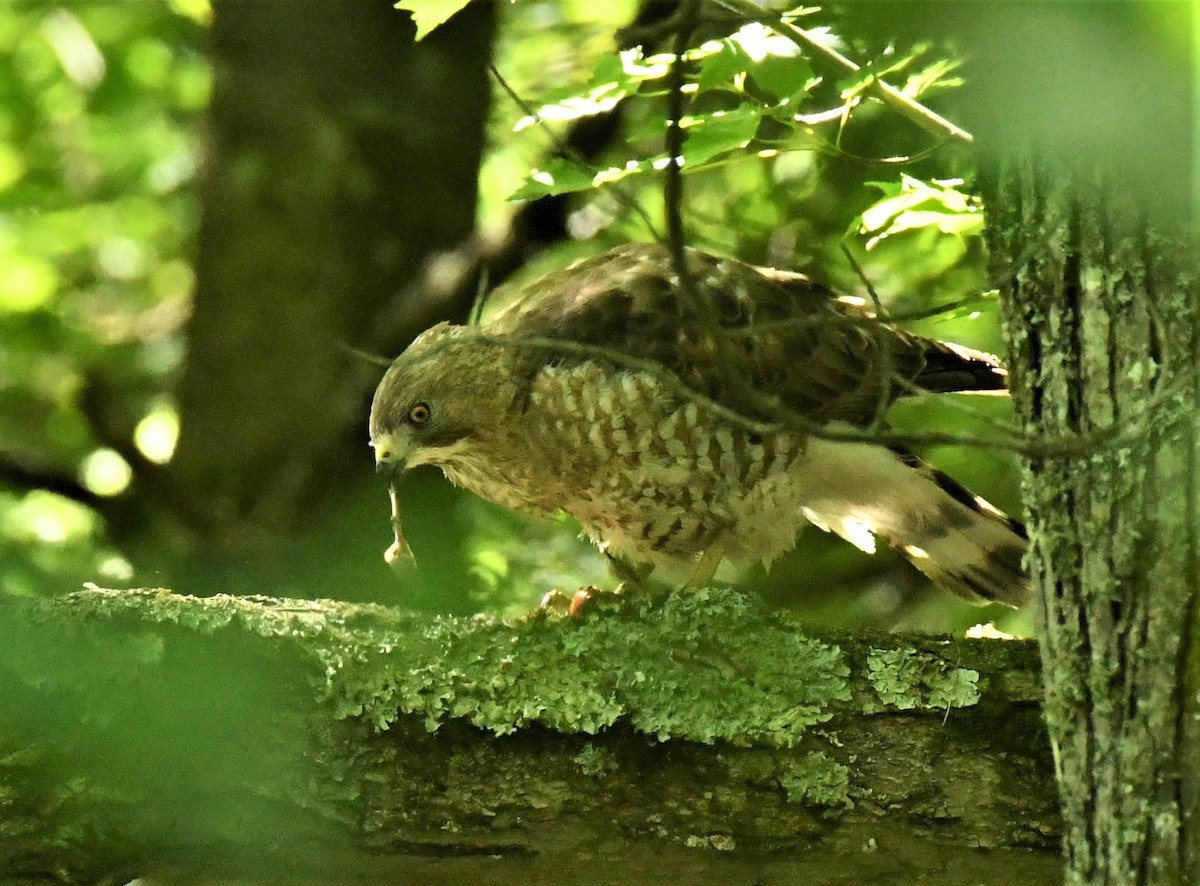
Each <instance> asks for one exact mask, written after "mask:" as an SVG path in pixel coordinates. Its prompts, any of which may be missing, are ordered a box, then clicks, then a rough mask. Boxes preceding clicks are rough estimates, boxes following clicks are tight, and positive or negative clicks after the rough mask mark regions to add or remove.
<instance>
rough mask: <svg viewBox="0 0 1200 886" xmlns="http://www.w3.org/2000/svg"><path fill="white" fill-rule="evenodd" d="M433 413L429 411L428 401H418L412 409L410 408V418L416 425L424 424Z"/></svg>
mask: <svg viewBox="0 0 1200 886" xmlns="http://www.w3.org/2000/svg"><path fill="white" fill-rule="evenodd" d="M430 415H432V413H431V412H430V411H429V404H428V403H417V404H416V405H414V406H413V408H412V409H410V410H408V420H409V421H410V422H412V423H413V424H414V425H423V424H425V422H427V421H429V416H430Z"/></svg>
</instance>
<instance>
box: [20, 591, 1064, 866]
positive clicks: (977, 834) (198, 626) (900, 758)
mask: <svg viewBox="0 0 1200 886" xmlns="http://www.w3.org/2000/svg"><path fill="white" fill-rule="evenodd" d="M594 605H595V607H596V610H595V611H590V612H585V613H584V614H583V615H581V616H577V617H574V618H560V617H553V616H550V615H546V614H540V615H535V616H532V617H529V618H526V619H524V620H523V621H521V622H519V623H514V624H505V623H500V622H496V621H491V620H481V619H431V618H424V617H417V616H408V615H403V614H399V613H397V612H395V611H393V610H389V609H385V608H383V607H372V606H353V605H349V604H340V603H332V602H328V601H316V602H306V601H294V600H293V601H286V600H270V599H266V598H258V599H246V598H234V597H215V598H210V599H205V600H198V599H195V598H190V597H180V596H176V595H173V594H170V593H168V592H166V591H132V592H118V591H100V590H93V591H90V592H85V593H82V594H76V595H73V596H69V597H65V598H58V599H54V600H47V601H43V602H39V603H29V602H27V601H14V600H9V601H0V622H2V623H3V624H4V636H5V643H4V644H3V645H2V646H0V860H2V861H0V864H2V865H3V869H0V877H2V878H3V880H4V882H23V883H50V882H54V883H125V882H128V881H129V880H131V879H133V878H134V877H146V878H149V879H152V880H154V881H155V882H179V883H188V884H195V883H206V882H225V883H228V882H230V881H236V882H238V883H289V884H293V883H299V884H308V883H311V884H328V883H335V882H337V883H345V882H354V883H374V882H379V883H384V882H388V883H395V882H422V883H461V882H462V881H463V880H464V879H468V880H470V881H472V882H478V883H522V884H524V883H529V882H550V881H554V882H561V883H572V882H575V883H606V882H611V883H631V882H650V883H654V882H660V883H666V882H689V881H690V882H704V883H730V884H733V883H749V882H764V883H767V882H770V883H782V882H820V883H851V882H870V883H884V882H896V883H911V882H915V881H917V880H918V879H921V878H922V877H923V876H926V877H927V876H936V877H937V880H938V882H939V883H941V884H951V886H953V884H963V886H967V884H981V883H989V882H992V883H1011V882H1021V883H1023V884H1057V883H1058V882H1060V880H1061V863H1060V859H1059V854H1058V851H1057V847H1058V842H1059V833H1058V823H1057V812H1056V798H1055V792H1054V786H1053V777H1052V772H1051V766H1050V755H1049V748H1048V745H1047V743H1046V741H1045V737H1044V733H1043V730H1042V726H1041V718H1040V709H1039V706H1038V703H1037V700H1036V699H1037V696H1038V691H1039V682H1038V668H1037V653H1036V649H1035V648H1034V647H1033V645H1032V644H1030V643H1025V642H1004V641H997V640H950V639H939V638H929V637H897V636H893V635H879V636H876V637H868V638H836V639H834V638H825V639H815V638H810V637H806V636H803V635H802V634H800V633H799V632H798V630H797V628H796V626H795V625H794V624H792V623H791V622H790V621H789V620H788V619H787V617H786V616H783V615H772V614H767V613H765V612H764V611H763V610H762V609H761V608H760V607H758V606H756V605H755V604H754V603H753V602H752V601H750V600H748V599H747V598H745V597H743V596H741V595H737V594H734V593H732V592H718V591H701V592H696V593H692V594H688V595H680V596H676V597H674V598H671V599H669V600H667V601H665V602H663V603H661V604H660V605H653V606H652V605H647V604H642V603H638V602H637V601H624V602H622V603H621V604H619V605H618V604H613V603H606V602H597V603H595V604H594ZM981 849H986V850H987V851H981Z"/></svg>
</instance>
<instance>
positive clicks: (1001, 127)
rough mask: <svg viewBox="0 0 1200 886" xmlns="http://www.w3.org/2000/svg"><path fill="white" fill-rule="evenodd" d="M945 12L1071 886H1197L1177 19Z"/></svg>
mask: <svg viewBox="0 0 1200 886" xmlns="http://www.w3.org/2000/svg"><path fill="white" fill-rule="evenodd" d="M964 6H965V4H964ZM961 15H962V18H961V21H960V22H959V24H960V25H961V32H962V33H963V34H964V35H965V36H966V39H967V41H968V45H969V47H970V53H971V55H972V57H973V64H972V69H971V71H970V72H969V76H970V82H971V83H972V84H973V89H972V92H971V94H970V96H969V98H970V101H969V102H968V103H967V104H966V105H965V108H966V110H967V113H968V118H967V119H966V123H967V125H968V127H969V128H970V129H971V130H972V131H973V132H974V134H975V136H976V138H977V140H978V144H979V145H980V148H981V149H982V157H983V162H984V169H985V172H986V174H985V175H984V177H983V184H984V188H983V196H984V200H985V203H986V205H987V209H988V233H987V236H988V246H989V250H990V253H991V262H992V279H993V281H994V283H995V285H997V286H999V288H1000V291H1001V303H1002V318H1003V321H1004V327H1005V335H1006V338H1007V341H1008V345H1009V363H1010V371H1011V379H1010V380H1011V383H1012V390H1013V400H1014V406H1015V411H1016V416H1017V421H1018V423H1019V425H1020V427H1021V429H1022V431H1023V432H1024V434H1025V435H1026V437H1027V439H1028V440H1029V442H1030V444H1031V449H1030V451H1029V452H1028V453H1027V458H1026V459H1025V462H1024V468H1025V478H1024V479H1025V497H1026V503H1027V506H1028V511H1029V529H1030V541H1031V549H1030V557H1029V566H1030V570H1031V573H1032V578H1033V582H1034V587H1035V598H1036V602H1035V604H1034V605H1035V606H1037V607H1038V615H1039V622H1040V641H1041V650H1042V661H1043V673H1044V677H1043V679H1044V684H1045V691H1046V708H1045V710H1046V719H1047V724H1048V727H1049V734H1050V736H1051V740H1052V742H1053V744H1054V747H1055V754H1056V764H1057V767H1058V776H1059V783H1060V794H1061V797H1062V804H1063V818H1064V832H1065V838H1064V842H1065V851H1066V861H1067V882H1068V883H1069V884H1080V886H1082V884H1085V883H1086V884H1089V886H1095V884H1113V886H1115V884H1122V886H1125V884H1147V886H1148V884H1168V883H1170V884H1178V883H1196V882H1200V831H1198V827H1197V826H1198V824H1200V822H1198V821H1197V803H1198V800H1200V781H1198V779H1200V721H1198V720H1197V715H1198V714H1200V706H1198V692H1200V620H1198V617H1197V606H1198V604H1200V567H1198V558H1197V555H1198V553H1200V552H1198V549H1197V545H1198V541H1197V533H1198V532H1200V522H1198V521H1200V501H1198V495H1200V487H1198V483H1200V477H1198V475H1197V468H1198V462H1200V454H1198V452H1197V442H1198V441H1197V424H1196V422H1197V418H1198V415H1197V405H1198V403H1197V400H1198V394H1197V385H1198V380H1200V353H1198V340H1197V332H1198V331H1197V323H1200V298H1198V295H1197V289H1196V278H1195V264H1194V262H1195V253H1194V252H1193V248H1194V240H1193V236H1194V231H1193V228H1192V225H1193V221H1194V220H1193V218H1192V211H1193V207H1192V201H1193V199H1194V192H1193V189H1192V179H1193V175H1194V173H1193V166H1194V156H1195V155H1194V145H1193V141H1192V139H1193V134H1194V133H1193V122H1192V121H1193V120H1194V119H1195V118H1194V108H1193V106H1192V97H1191V95H1192V92H1191V87H1190V83H1191V77H1192V59H1191V54H1192V53H1193V52H1194V49H1193V48H1192V47H1189V46H1188V44H1187V42H1186V37H1185V35H1187V34H1189V33H1190V31H1191V24H1190V23H1191V16H1192V8H1191V4H1188V3H1182V2H1174V0H1164V2H1158V3H1144V2H1128V3H1119V4H1112V3H1107V4H1106V3H1090V4H1089V3H1072V4H1062V3H1032V2H1031V3H1026V4H1022V5H1021V9H1020V14H1013V9H1012V8H1011V7H1010V6H1008V5H1006V4H971V8H970V9H969V10H968V9H964V10H963V11H962V13H961Z"/></svg>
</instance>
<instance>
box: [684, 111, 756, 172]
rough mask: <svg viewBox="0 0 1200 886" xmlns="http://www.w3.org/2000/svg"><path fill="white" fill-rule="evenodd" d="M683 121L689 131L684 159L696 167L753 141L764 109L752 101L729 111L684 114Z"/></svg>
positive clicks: (686, 130) (691, 166) (689, 165)
mask: <svg viewBox="0 0 1200 886" xmlns="http://www.w3.org/2000/svg"><path fill="white" fill-rule="evenodd" d="M681 122H682V124H683V128H684V131H685V132H686V134H687V138H686V140H685V141H684V143H683V160H684V163H685V164H686V165H687V166H688V168H695V167H697V166H700V165H702V164H704V163H707V162H708V161H709V160H712V159H713V158H714V157H717V156H718V155H720V154H724V153H725V152H727V151H734V150H737V149H739V148H744V147H746V145H748V144H750V142H751V140H753V138H754V134H755V133H756V132H757V131H758V125H759V123H760V122H762V113H761V112H760V111H759V109H757V108H755V107H753V106H752V105H741V106H740V107H737V108H733V109H732V110H729V111H714V112H712V113H711V114H701V115H697V116H692V117H684V118H683V120H682V121H681Z"/></svg>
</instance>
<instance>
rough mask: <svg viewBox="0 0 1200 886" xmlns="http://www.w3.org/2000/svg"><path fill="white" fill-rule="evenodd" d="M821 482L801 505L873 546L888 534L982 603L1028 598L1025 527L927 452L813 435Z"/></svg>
mask: <svg viewBox="0 0 1200 886" xmlns="http://www.w3.org/2000/svg"><path fill="white" fill-rule="evenodd" d="M806 455H807V458H806V460H805V462H806V468H807V469H809V470H811V471H812V473H813V476H815V477H820V478H821V482H820V483H818V484H815V485H814V490H813V494H811V495H805V496H804V503H805V506H804V508H803V509H802V512H803V514H804V516H805V517H807V518H808V520H809V521H810V522H812V523H814V524H816V525H817V526H819V527H820V528H822V529H825V530H827V531H830V532H835V533H837V534H838V535H840V536H841V537H842V538H844V539H846V540H847V541H849V542H851V543H852V544H854V545H856V546H857V547H859V548H861V549H863V550H867V551H873V550H874V537H875V536H878V537H880V538H883V539H885V540H886V541H887V542H888V543H889V544H891V545H892V546H893V547H895V548H896V550H898V551H899V552H900V553H902V554H903V555H904V556H905V557H906V558H907V559H908V560H909V561H910V562H912V564H913V565H914V566H916V567H917V568H918V569H919V570H921V571H922V572H923V573H925V574H926V575H927V576H929V578H931V579H932V580H933V581H934V582H935V583H937V584H938V585H941V586H942V587H945V588H947V589H948V590H951V591H954V593H956V594H958V595H959V596H961V597H965V598H966V599H968V600H970V601H972V602H976V603H1005V604H1007V605H1009V606H1022V605H1024V604H1025V602H1026V601H1027V600H1028V599H1029V579H1028V576H1027V575H1026V574H1025V572H1024V571H1023V569H1022V560H1023V558H1024V555H1025V550H1026V547H1027V541H1026V535H1025V528H1024V527H1023V526H1022V525H1021V524H1020V523H1019V522H1018V521H1016V520H1014V519H1012V518H1011V517H1008V516H1007V515H1005V514H1004V513H1002V512H1001V511H999V510H998V509H996V508H995V507H993V506H992V505H990V504H989V503H988V502H986V501H984V500H983V499H982V498H980V497H979V496H977V495H973V494H972V493H970V492H969V491H967V490H966V489H964V488H963V487H962V486H961V485H959V484H958V483H957V482H956V481H954V480H953V479H952V478H950V477H949V476H947V475H946V474H943V473H942V472H941V471H938V470H937V469H935V468H933V467H932V466H930V465H929V464H928V463H926V462H925V461H923V460H922V459H921V458H919V457H917V456H916V455H913V454H912V453H910V452H907V451H904V450H900V449H888V448H885V447H882V446H879V445H877V444H868V443H856V442H843V441H834V440H821V439H817V438H810V439H809V441H808V449H807V452H806Z"/></svg>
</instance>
